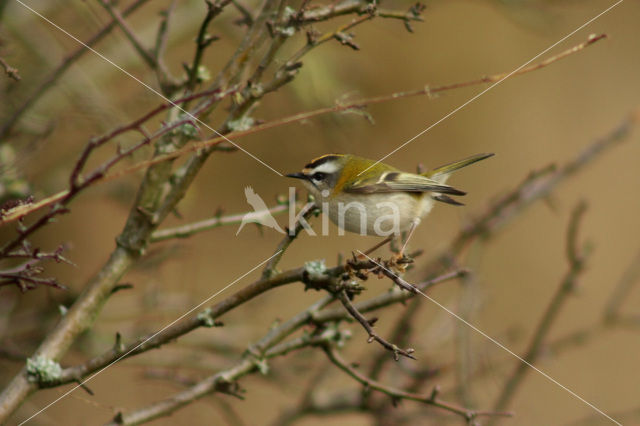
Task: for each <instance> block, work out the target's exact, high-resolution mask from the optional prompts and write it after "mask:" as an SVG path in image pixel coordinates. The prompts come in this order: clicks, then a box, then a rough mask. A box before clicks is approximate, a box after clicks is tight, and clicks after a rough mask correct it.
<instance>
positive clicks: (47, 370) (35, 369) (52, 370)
mask: <svg viewBox="0 0 640 426" xmlns="http://www.w3.org/2000/svg"><path fill="white" fill-rule="evenodd" d="M27 375H28V376H29V381H30V382H36V383H47V382H53V381H55V380H58V379H59V378H60V376H61V375H62V367H60V364H58V363H57V362H55V361H54V360H52V359H49V358H46V357H44V356H42V355H38V356H37V357H35V358H27Z"/></svg>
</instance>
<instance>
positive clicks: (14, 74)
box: [0, 57, 22, 81]
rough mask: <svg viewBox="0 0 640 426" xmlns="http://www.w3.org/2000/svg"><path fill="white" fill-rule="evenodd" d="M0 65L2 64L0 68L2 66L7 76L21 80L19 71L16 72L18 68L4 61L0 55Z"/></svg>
mask: <svg viewBox="0 0 640 426" xmlns="http://www.w3.org/2000/svg"><path fill="white" fill-rule="evenodd" d="M0 65H2V68H4V72H5V73H6V74H7V77H9V78H10V79H12V80H15V81H20V80H22V77H20V73H19V72H18V69H17V68H14V67H12V66H11V65H9V64H8V63H7V61H5V60H4V58H2V57H0Z"/></svg>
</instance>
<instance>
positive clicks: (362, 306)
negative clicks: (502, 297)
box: [313, 262, 469, 324]
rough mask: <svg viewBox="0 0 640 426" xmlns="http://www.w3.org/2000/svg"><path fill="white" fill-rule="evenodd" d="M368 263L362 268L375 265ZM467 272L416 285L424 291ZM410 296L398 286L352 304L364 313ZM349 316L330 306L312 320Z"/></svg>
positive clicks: (410, 294)
mask: <svg viewBox="0 0 640 426" xmlns="http://www.w3.org/2000/svg"><path fill="white" fill-rule="evenodd" d="M369 265H371V266H370V268H363V269H371V267H375V266H377V265H376V264H375V263H373V262H370V263H369ZM468 273H469V271H467V270H466V269H459V270H456V271H452V272H447V273H445V274H442V275H440V276H438V277H436V278H433V279H429V280H426V281H423V282H421V283H419V284H416V287H417V288H418V289H420V291H422V292H426V291H427V290H428V289H430V288H431V287H433V286H435V285H437V284H440V283H443V282H445V281H449V280H452V279H456V278H459V277H462V276H464V275H466V274H468ZM412 297H415V294H414V293H409V292H407V291H404V290H401V289H400V288H397V287H394V288H393V289H391V290H389V291H388V292H387V293H385V294H382V295H379V296H375V297H372V298H371V299H367V300H364V301H362V302H358V303H355V304H354V306H355V308H356V309H357V310H358V311H360V312H361V313H365V312H369V311H373V310H375V309H380V308H383V307H385V306H389V305H392V304H395V303H398V302H403V301H405V300H408V299H410V298H412ZM349 318H351V316H350V315H349V314H348V313H347V312H345V310H344V309H342V308H332V309H325V310H322V311H320V312H317V313H315V314H314V315H313V322H314V323H319V324H320V323H326V322H332V321H339V320H345V319H349Z"/></svg>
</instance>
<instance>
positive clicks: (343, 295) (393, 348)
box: [337, 290, 416, 361]
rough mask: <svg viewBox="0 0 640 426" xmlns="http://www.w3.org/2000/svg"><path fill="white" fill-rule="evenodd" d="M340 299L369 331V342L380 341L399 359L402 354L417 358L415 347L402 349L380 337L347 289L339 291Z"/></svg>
mask: <svg viewBox="0 0 640 426" xmlns="http://www.w3.org/2000/svg"><path fill="white" fill-rule="evenodd" d="M337 296H338V299H339V300H340V302H342V305H343V306H344V307H345V309H346V310H347V312H349V314H350V315H351V316H352V317H354V318H355V319H356V320H357V321H358V322H359V323H360V324H362V327H364V329H365V330H366V331H367V333H368V334H369V339H368V340H367V342H368V343H371V342H373V341H374V340H375V341H376V342H378V343H380V345H382V347H383V348H385V349H386V350H388V351H391V352H392V353H393V358H394V359H395V360H396V361H398V360H399V359H400V355H402V356H405V357H407V358H411V359H416V358H415V357H414V356H413V355H412V354H413V352H415V351H414V349H412V348H407V349H400V348H399V347H397V346H396V345H394V344H393V343H389V342H387V341H386V340H385V339H383V338H382V337H380V336H379V335H378V334H377V333H376V332H375V331H374V330H373V327H372V322H370V321H369V320H368V319H366V318H365V317H364V316H363V315H362V314H361V313H360V312H359V311H358V309H356V307H355V306H353V304H352V303H351V300H349V296H348V295H347V292H346V291H345V290H341V291H339V292H338V293H337Z"/></svg>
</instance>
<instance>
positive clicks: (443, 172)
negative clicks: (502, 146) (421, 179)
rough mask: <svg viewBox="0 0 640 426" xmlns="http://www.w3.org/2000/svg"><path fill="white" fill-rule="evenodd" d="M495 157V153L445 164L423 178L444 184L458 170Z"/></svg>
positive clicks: (425, 174)
mask: <svg viewBox="0 0 640 426" xmlns="http://www.w3.org/2000/svg"><path fill="white" fill-rule="evenodd" d="M493 155H494V154H493V153H483V154H476V155H472V156H471V157H469V158H465V159H464V160H459V161H454V162H453V163H449V164H445V165H444V166H440V167H437V168H435V169H433V170H429V171H428V172H426V173H424V174H423V176H426V177H428V178H430V179H433V180H435V181H437V182H439V183H442V184H444V183H445V182H446V181H447V179H448V178H449V175H450V174H451V173H453V172H455V171H456V170H459V169H461V168H463V167H467V166H469V165H471V164H473V163H477V162H478V161H481V160H484V159H485V158H489V157H493Z"/></svg>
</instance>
